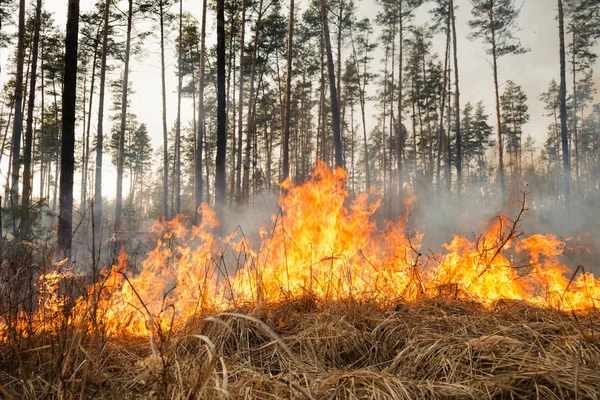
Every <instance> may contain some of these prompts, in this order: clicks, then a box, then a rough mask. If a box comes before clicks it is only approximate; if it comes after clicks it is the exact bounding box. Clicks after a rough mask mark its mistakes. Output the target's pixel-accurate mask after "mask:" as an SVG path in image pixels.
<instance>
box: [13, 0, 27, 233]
mask: <svg viewBox="0 0 600 400" xmlns="http://www.w3.org/2000/svg"><path fill="white" fill-rule="evenodd" d="M24 42H25V0H21V1H20V2H19V39H18V42H17V76H16V80H15V119H14V122H13V132H12V150H11V162H12V166H11V179H12V181H11V185H10V202H9V205H10V207H16V206H17V205H19V169H20V159H21V157H20V155H21V134H22V131H23V105H22V103H23V63H24V60H25V43H24ZM13 230H14V234H15V235H16V234H17V232H16V224H15V221H14V214H13Z"/></svg>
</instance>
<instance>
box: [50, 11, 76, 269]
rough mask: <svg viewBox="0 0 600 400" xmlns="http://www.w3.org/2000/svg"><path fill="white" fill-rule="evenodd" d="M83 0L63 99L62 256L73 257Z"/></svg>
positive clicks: (69, 44)
mask: <svg viewBox="0 0 600 400" xmlns="http://www.w3.org/2000/svg"><path fill="white" fill-rule="evenodd" d="M78 29H79V0H69V11H68V14H67V37H66V40H65V75H64V80H63V82H64V86H63V95H62V146H61V157H60V214H59V216H58V239H57V242H56V245H57V251H58V253H57V254H58V256H59V257H62V256H67V257H68V256H70V255H71V235H72V231H73V172H74V166H75V156H74V152H75V102H76V95H77V42H78V37H77V35H78Z"/></svg>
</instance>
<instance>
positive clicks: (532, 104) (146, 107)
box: [0, 0, 600, 194]
mask: <svg viewBox="0 0 600 400" xmlns="http://www.w3.org/2000/svg"><path fill="white" fill-rule="evenodd" d="M30 2H31V0H29V1H28V3H30ZM282 2H283V4H284V5H283V12H284V13H287V1H286V0H282ZM299 3H300V4H299V5H300V7H301V8H302V9H305V8H306V6H307V4H308V0H301V1H300V2H299ZM357 3H358V12H359V14H360V16H368V17H369V18H370V19H371V20H372V21H373V22H374V19H375V15H376V13H377V10H378V9H379V6H378V5H374V4H375V3H374V2H373V1H368V0H359V1H358V2H357ZM44 4H45V8H46V9H48V10H50V11H52V12H54V15H55V20H56V23H57V24H58V25H59V26H61V27H64V26H65V25H66V12H67V1H66V0H45V1H44ZM455 4H456V5H457V6H458V7H459V10H458V12H457V13H456V18H457V21H456V27H457V38H458V51H459V56H458V59H459V72H460V77H459V79H460V90H461V107H462V106H463V105H464V104H465V103H466V102H467V101H471V102H472V103H477V102H478V101H479V100H483V102H484V105H485V107H486V111H487V112H488V114H489V115H490V119H489V123H490V125H492V126H494V119H493V115H492V114H493V112H494V91H493V81H492V70H491V68H490V64H489V57H488V56H487V55H486V53H485V50H486V47H485V45H484V44H483V43H482V42H481V41H474V42H472V41H470V40H468V39H467V35H468V34H469V27H468V25H467V21H468V20H469V19H470V18H471V4H470V3H469V2H468V1H465V0H459V1H455ZM92 5H93V1H92V0H81V12H86V11H88V10H90V9H91V8H92ZM183 9H184V11H188V12H191V13H192V14H193V15H194V16H196V18H198V20H200V17H201V1H199V0H183ZM177 10H178V6H176V7H174V10H173V11H177ZM555 16H556V2H555V1H553V0H525V2H524V4H523V8H522V10H521V15H520V19H519V25H520V28H521V31H520V32H519V33H518V37H520V38H521V40H522V44H523V46H524V47H526V48H529V49H530V50H531V51H530V52H528V53H526V54H523V55H518V56H505V57H502V58H500V60H499V80H500V82H501V87H500V91H501V92H502V91H503V85H504V83H505V82H506V81H507V80H513V81H515V83H517V84H518V85H521V86H522V87H523V89H524V91H525V93H526V94H527V96H528V98H529V101H528V105H529V114H530V116H531V119H530V122H529V124H527V125H526V126H525V130H524V131H525V135H527V134H531V135H533V136H534V137H535V138H536V145H537V146H540V145H542V143H543V141H544V140H545V137H546V127H547V125H548V122H549V119H548V117H545V116H544V115H543V114H544V110H543V104H542V103H541V101H540V100H539V99H538V96H539V94H540V93H542V92H544V91H546V89H547V87H548V84H549V83H550V81H551V79H552V78H555V79H557V80H558V77H559V63H558V24H557V22H556V20H555ZM214 19H215V17H214V14H212V13H211V14H209V15H208V20H207V29H208V36H207V40H208V42H209V44H211V43H214V40H215V38H216V33H215V26H216V24H215V21H214ZM428 19H429V15H428V14H427V12H426V11H425V10H424V9H423V10H420V11H419V12H418V14H417V19H416V22H417V23H419V24H424V23H427V22H428ZM375 29H376V33H377V31H378V28H377V27H376V28H375ZM247 32H248V31H247ZM176 35H177V32H173V33H172V34H171V40H170V42H169V43H168V48H167V52H166V57H167V73H166V77H167V83H166V85H167V118H168V122H167V125H168V127H169V128H170V127H171V126H172V124H173V121H174V120H175V116H176V107H177V101H176V89H177V79H176V77H175V73H174V71H175V58H174V44H173V41H174V40H175V37H176ZM248 35H250V33H247V36H248ZM444 40H445V38H443V37H441V35H438V36H437V37H436V38H435V39H434V52H436V53H438V54H440V55H441V57H440V58H442V57H443V52H444ZM146 43H147V44H146V46H145V49H146V54H145V55H144V56H143V57H140V58H136V59H132V60H131V62H130V66H131V75H130V79H131V81H132V83H133V87H134V90H135V92H136V93H135V94H134V95H133V96H132V99H131V101H132V111H133V112H134V113H136V114H137V117H138V121H139V122H144V123H146V124H147V125H148V129H149V133H150V135H151V136H152V139H153V146H154V149H155V150H156V149H157V148H158V147H159V146H160V145H161V144H162V125H161V118H162V117H161V86H160V59H159V52H158V50H159V47H158V44H157V43H158V39H157V38H153V37H151V38H149V39H148V40H147V42H146ZM596 50H600V48H598V47H597V48H596ZM382 51H383V50H382V49H379V50H378V53H377V54H376V55H375V60H374V62H373V68H376V69H380V68H381V67H380V65H381V63H380V62H379V59H381V58H382V57H381V55H382ZM7 53H8V51H7V50H3V51H2V54H1V55H0V62H1V63H2V73H1V75H0V83H3V82H4V81H5V80H6V68H5V67H6V59H7ZM111 62H112V64H113V65H116V67H117V68H116V69H115V74H119V73H120V72H121V71H122V65H118V64H115V62H114V61H111ZM597 70H599V71H600V68H597ZM376 72H379V71H376ZM115 76H116V75H115ZM594 80H595V82H596V88H598V86H599V84H600V74H598V73H597V72H596V73H595V75H594ZM568 82H570V81H569V80H568ZM567 85H568V86H567V90H569V91H570V90H571V88H570V85H569V84H567ZM107 96H108V97H107V102H108V104H107V109H106V112H107V111H108V107H109V104H110V95H109V94H107ZM596 101H600V96H598V95H597V96H596ZM95 103H97V99H96V100H95ZM182 107H183V108H182V117H183V121H184V122H183V123H184V124H185V121H186V120H191V118H192V110H191V108H192V100H191V99H184V100H183V103H182ZM371 109H372V112H371V114H372V115H373V114H375V113H377V112H378V111H377V110H375V108H373V107H372V108H371ZM92 121H93V122H94V120H92ZM107 124H108V121H106V122H105V126H107V128H109V127H110V125H107ZM367 124H368V125H369V129H370V128H372V127H373V125H374V124H375V120H374V118H372V119H370V120H368V121H367ZM94 125H95V124H94V123H93V129H92V130H94V129H95V126H94ZM107 131H108V129H107ZM78 132H81V127H79V130H78ZM106 160H107V162H106V163H105V164H110V159H109V158H108V159H106ZM4 163H5V161H4V160H3V163H2V164H3V165H2V171H3V174H2V175H4V171H5V170H6V168H5V165H4ZM110 168H111V167H109V169H110ZM107 173H108V174H112V173H113V172H112V171H107ZM104 181H105V182H110V178H109V179H106V180H104ZM76 182H78V180H77V178H76ZM105 189H106V190H105V193H106V194H108V193H110V192H111V190H110V188H105Z"/></svg>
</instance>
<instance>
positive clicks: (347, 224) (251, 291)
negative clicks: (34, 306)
mask: <svg viewBox="0 0 600 400" xmlns="http://www.w3.org/2000/svg"><path fill="white" fill-rule="evenodd" d="M346 177H347V176H346V173H345V172H344V171H343V170H342V169H337V170H336V171H330V170H329V169H328V168H327V167H326V166H325V164H323V163H318V164H317V166H316V168H315V170H314V172H313V174H312V176H311V178H310V179H309V180H308V181H307V182H306V183H304V184H302V185H298V186H294V185H291V184H290V183H289V182H285V183H284V184H283V185H282V187H283V188H284V189H285V193H284V195H283V196H282V198H281V199H280V202H279V205H280V212H279V213H277V214H276V215H274V216H273V217H272V223H271V226H269V227H265V228H263V229H262V230H261V241H260V245H259V246H257V248H256V249H254V248H253V246H252V243H251V242H250V240H248V239H247V238H245V237H238V236H239V235H238V236H236V235H231V236H229V237H227V238H225V239H219V238H217V237H215V236H214V235H213V233H212V232H213V229H214V228H215V227H216V226H217V225H218V221H217V220H216V216H215V213H214V212H213V211H212V210H211V209H209V208H208V207H207V206H206V205H203V206H202V208H201V210H199V211H200V212H201V213H202V223H201V224H200V225H199V226H197V227H196V226H195V227H190V228H188V227H187V225H188V224H187V221H186V219H185V218H184V217H182V216H178V217H177V218H175V219H173V220H171V221H165V220H161V221H157V222H156V223H155V224H154V226H153V228H152V231H153V232H154V233H155V234H157V235H158V236H159V237H160V239H159V240H158V241H157V244H156V247H155V249H154V250H152V251H151V252H150V253H149V254H148V256H147V258H146V259H145V260H144V261H143V263H142V268H141V272H140V273H139V274H136V275H135V276H131V275H132V274H130V273H129V272H128V270H127V255H126V254H125V253H121V255H120V256H119V262H118V264H117V265H114V266H112V267H111V268H108V269H106V271H104V279H103V280H102V281H101V282H99V283H97V284H95V285H94V286H93V287H92V288H91V289H90V292H89V293H88V295H87V297H86V301H77V302H75V304H76V305H75V307H76V308H78V310H76V311H75V312H73V313H72V314H73V315H75V316H77V318H78V319H74V320H73V323H81V322H82V321H83V316H85V315H88V316H89V315H93V316H94V318H95V319H96V321H95V322H96V323H99V324H101V325H102V326H104V327H105V328H107V329H108V331H109V332H113V333H125V332H127V333H131V334H136V335H153V334H155V333H158V334H161V333H163V332H166V331H168V330H169V329H171V328H176V329H177V328H181V327H184V326H185V324H186V323H188V321H190V320H193V319H194V318H195V317H197V316H202V315H207V314H210V313H215V312H218V311H221V310H225V309H229V308H235V307H240V306H250V307H252V306H254V307H261V306H263V307H264V305H266V304H269V303H278V302H285V301H290V300H292V299H298V298H301V297H303V296H311V297H313V298H315V299H317V300H318V301H321V302H327V301H347V300H358V301H360V300H370V301H377V302H379V303H381V304H382V305H384V306H386V305H388V306H389V305H391V304H394V303H398V302H400V301H413V300H417V299H419V298H420V297H425V296H429V297H431V296H440V295H444V296H452V297H456V298H461V299H468V300H473V301H477V302H480V303H482V304H484V305H486V306H488V307H492V306H494V304H496V303H497V302H498V301H501V300H522V301H527V302H530V303H534V304H536V305H538V306H540V307H551V308H557V309H561V310H587V309H590V308H595V307H598V306H600V279H597V278H594V276H593V275H591V274H586V273H582V274H579V275H577V276H576V278H574V279H570V278H571V277H570V276H569V274H570V271H569V269H568V268H567V267H565V266H564V265H562V264H561V263H560V261H559V257H560V255H561V254H562V251H563V248H564V243H562V242H561V241H559V240H558V239H557V238H556V237H555V236H553V235H533V236H530V237H526V238H524V239H523V238H517V237H515V236H514V235H511V234H510V233H511V232H510V229H511V228H510V226H511V222H510V220H509V219H508V218H506V217H503V216H502V217H499V218H498V219H497V220H496V221H495V223H493V224H491V226H490V227H489V229H488V230H487V232H486V233H485V234H484V235H482V236H481V237H479V238H477V239H476V240H470V239H467V238H465V237H462V236H455V237H454V238H452V240H451V241H450V242H449V243H447V244H445V245H444V251H443V252H442V253H441V254H438V255H437V256H435V257H423V256H422V255H421V254H420V252H419V248H420V239H421V237H422V236H421V235H420V234H415V235H414V236H412V237H411V236H408V235H407V233H406V230H405V221H404V220H403V219H400V220H399V221H397V222H395V223H388V224H387V225H386V227H385V229H379V228H378V227H377V225H376V223H375V222H374V221H373V218H372V217H373V214H374V213H375V211H376V210H377V208H378V207H379V205H380V201H379V200H375V201H372V200H371V199H372V198H373V197H375V196H373V195H374V194H373V193H371V194H369V193H364V194H361V195H359V196H357V197H356V198H355V199H353V200H351V199H350V197H349V194H348V192H347V190H346V188H345V182H346ZM224 249H228V250H227V251H228V252H224ZM518 259H523V260H524V261H515V260H518ZM232 265H233V266H234V267H235V268H232ZM58 281H59V280H56V281H49V280H48V279H47V280H46V283H45V284H44V285H41V286H40V295H39V298H40V299H42V300H40V301H42V302H43V303H42V304H41V305H40V310H53V312H56V311H57V310H59V309H61V308H62V307H63V306H64V302H65V299H63V298H61V297H60V296H59V295H58V292H57V291H56V287H57V285H58ZM48 282H49V283H53V285H52V284H48ZM92 309H93V310H94V311H93V312H89V310H92Z"/></svg>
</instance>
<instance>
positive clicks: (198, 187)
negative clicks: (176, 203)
mask: <svg viewBox="0 0 600 400" xmlns="http://www.w3.org/2000/svg"><path fill="white" fill-rule="evenodd" d="M206 2H207V0H203V1H202V27H201V31H200V77H199V80H200V82H199V84H198V85H199V91H198V142H197V145H196V154H195V155H196V162H195V165H194V167H195V170H194V172H195V174H194V182H195V194H196V214H195V215H196V224H198V223H199V222H200V221H199V219H198V217H199V216H200V215H199V214H198V209H199V208H200V204H201V203H202V191H203V187H202V147H203V146H204V127H205V123H204V80H205V64H206V9H207V7H206ZM200 217H201V216H200Z"/></svg>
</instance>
